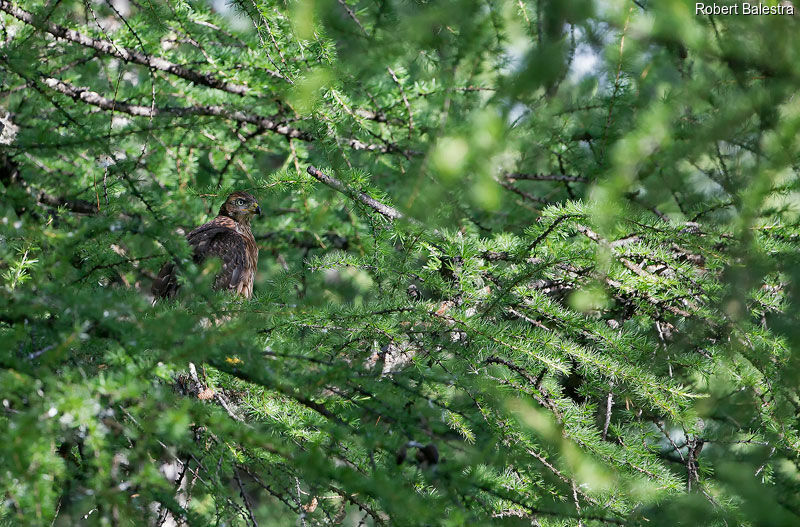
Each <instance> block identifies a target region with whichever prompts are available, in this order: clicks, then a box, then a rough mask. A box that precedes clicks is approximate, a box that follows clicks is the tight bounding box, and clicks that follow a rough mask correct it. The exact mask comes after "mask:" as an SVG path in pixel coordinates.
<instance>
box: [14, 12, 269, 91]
mask: <svg viewBox="0 0 800 527" xmlns="http://www.w3.org/2000/svg"><path fill="white" fill-rule="evenodd" d="M0 11H5V12H6V13H8V14H9V15H11V16H13V17H14V18H16V19H17V20H19V21H21V22H25V23H26V24H29V25H31V26H34V27H37V28H40V29H43V30H44V31H46V32H47V33H50V34H51V35H53V36H54V37H56V38H60V39H63V40H68V41H70V42H74V43H76V44H80V45H81V46H86V47H88V48H92V49H94V50H97V51H99V52H101V53H105V54H107V55H111V56H113V57H117V58H118V59H121V60H124V61H125V62H133V63H135V64H141V65H142V66H147V67H148V68H152V69H155V70H159V71H163V72H166V73H169V74H171V75H175V76H177V77H180V78H182V79H185V80H188V81H189V82H193V83H195V84H201V85H203V86H208V87H209V88H215V89H217V90H221V91H224V92H228V93H232V94H234V95H241V96H244V95H248V94H252V90H251V89H250V88H249V87H248V86H245V85H243V84H234V83H231V82H226V81H224V80H222V79H219V78H217V77H215V76H213V75H211V74H209V73H201V72H199V71H195V70H192V69H189V68H187V67H185V66H181V65H180V64H175V63H174V62H170V61H168V60H166V59H163V58H161V57H154V56H151V55H147V54H145V53H142V52H141V51H136V50H135V49H128V48H125V47H122V46H118V45H116V44H114V43H113V42H109V41H107V40H101V39H98V38H93V37H90V36H87V35H84V34H83V33H79V32H77V31H75V30H74V29H69V28H66V27H63V26H59V25H58V24H54V23H53V22H44V23H41V24H37V22H36V17H35V16H34V15H33V14H32V13H29V12H28V11H25V10H24V9H20V8H18V7H17V6H15V5H14V4H12V3H11V2H8V1H7V0H0ZM278 76H279V77H282V75H278Z"/></svg>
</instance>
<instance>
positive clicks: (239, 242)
mask: <svg viewBox="0 0 800 527" xmlns="http://www.w3.org/2000/svg"><path fill="white" fill-rule="evenodd" d="M256 214H261V207H259V206H258V202H256V199H255V198H254V197H253V196H252V195H250V194H248V193H247V192H234V193H233V194H231V195H230V196H228V199H226V200H225V203H223V204H222V206H221V207H220V209H219V214H218V215H217V217H216V218H214V219H213V220H211V221H209V222H208V223H206V224H204V225H201V226H200V227H197V228H196V229H195V230H193V231H192V232H190V233H189V234H188V235H187V236H186V240H187V241H188V242H189V245H191V246H192V249H193V250H194V261H195V263H198V264H199V263H201V262H203V261H204V260H205V259H206V258H209V257H217V258H219V259H221V260H222V270H221V271H220V272H219V274H217V277H216V278H215V279H214V289H221V290H229V291H233V292H235V293H238V294H240V295H242V296H244V297H245V298H250V297H251V296H252V294H253V279H254V278H255V274H256V266H257V265H258V246H257V245H256V240H255V238H253V232H252V231H251V230H250V219H251V218H252V217H253V216H254V215H256ZM176 271H177V269H176V265H175V263H174V262H169V263H166V264H164V267H162V268H161V272H159V273H158V278H156V279H155V281H154V282H153V289H152V292H153V296H154V297H155V298H156V299H158V298H173V297H174V296H175V294H176V293H177V292H178V287H179V284H178V278H177V274H176Z"/></svg>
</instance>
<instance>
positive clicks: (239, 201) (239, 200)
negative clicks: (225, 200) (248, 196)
mask: <svg viewBox="0 0 800 527" xmlns="http://www.w3.org/2000/svg"><path fill="white" fill-rule="evenodd" d="M236 204H237V205H238V206H240V207H241V206H242V205H244V200H243V199H237V200H236Z"/></svg>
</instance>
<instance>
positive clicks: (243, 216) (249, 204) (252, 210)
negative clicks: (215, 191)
mask: <svg viewBox="0 0 800 527" xmlns="http://www.w3.org/2000/svg"><path fill="white" fill-rule="evenodd" d="M256 214H261V207H259V206H258V202H257V201H256V198H254V197H253V195H252V194H249V193H247V192H234V193H233V194H231V195H230V196H228V199H226V200H225V203H223V204H222V206H221V207H220V208H219V215H220V216H228V217H229V218H233V219H234V220H236V221H238V222H239V223H250V218H252V217H253V216H255V215H256Z"/></svg>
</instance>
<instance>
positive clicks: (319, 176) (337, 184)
mask: <svg viewBox="0 0 800 527" xmlns="http://www.w3.org/2000/svg"><path fill="white" fill-rule="evenodd" d="M306 172H308V174H309V175H310V176H311V177H313V178H314V179H316V180H317V181H319V182H320V183H324V184H326V185H328V186H329V187H331V188H332V189H334V190H338V191H339V192H341V193H342V194H344V195H345V196H347V197H349V198H352V199H354V200H356V201H358V202H360V203H363V204H364V205H366V206H367V207H369V208H371V209H372V210H374V211H375V212H377V213H379V214H381V215H383V216H385V217H386V218H389V219H390V220H397V219H400V218H405V217H406V216H405V215H404V214H403V213H402V212H400V211H399V210H397V209H395V208H393V207H390V206H389V205H384V204H383V203H381V202H380V201H378V200H376V199H374V198H372V197H370V196H368V195H367V194H365V193H364V192H359V191H357V190H353V189H351V188H349V187H348V186H347V185H345V184H344V183H342V182H341V181H339V180H338V179H336V178H334V177H331V176H329V175H327V174H324V173H323V172H321V171H320V170H319V169H317V168H316V167H315V166H313V165H309V167H308V168H307V169H306ZM412 221H413V220H412Z"/></svg>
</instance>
